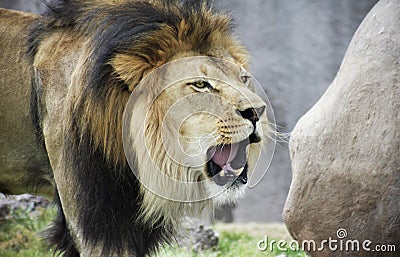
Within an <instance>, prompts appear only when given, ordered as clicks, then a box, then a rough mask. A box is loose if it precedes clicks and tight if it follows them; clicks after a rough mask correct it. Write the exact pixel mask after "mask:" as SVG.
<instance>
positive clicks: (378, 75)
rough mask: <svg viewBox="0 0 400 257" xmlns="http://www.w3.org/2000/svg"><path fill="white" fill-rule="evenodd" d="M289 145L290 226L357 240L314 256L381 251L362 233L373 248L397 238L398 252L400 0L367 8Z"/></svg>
mask: <svg viewBox="0 0 400 257" xmlns="http://www.w3.org/2000/svg"><path fill="white" fill-rule="evenodd" d="M289 147H290V154H291V159H292V172H293V174H292V176H293V177H292V184H291V188H290V192H289V195H288V198H287V201H286V204H285V208H284V220H285V223H286V225H287V228H288V230H289V232H290V233H291V234H292V236H293V237H294V238H295V239H297V240H299V241H302V240H315V241H317V242H321V241H322V240H328V239H329V238H332V239H333V240H339V241H340V240H342V241H343V242H344V243H346V242H347V240H358V241H359V242H360V248H361V249H360V251H358V252H357V251H347V252H346V251H344V250H342V251H340V249H339V250H336V251H335V252H334V253H333V252H332V251H330V250H329V248H328V247H325V251H323V252H321V251H316V252H313V253H312V256H333V255H334V256H381V255H382V253H380V252H372V251H371V252H368V251H364V250H363V249H362V247H361V243H362V242H363V241H364V240H370V241H372V244H371V245H370V248H371V249H373V248H374V246H375V244H395V245H396V247H397V251H400V249H399V248H400V1H398V0H381V1H380V2H379V3H378V4H377V5H376V6H375V7H374V8H373V9H372V10H371V12H370V13H369V14H368V16H367V17H366V18H365V20H364V21H363V23H362V24H361V26H360V27H359V29H358V30H357V32H356V34H355V35H354V38H353V40H352V42H351V43H350V46H349V48H348V51H347V53H346V55H345V58H344V60H343V63H342V66H341V68H340V70H339V72H338V74H337V76H336V78H335V80H334V81H333V83H332V84H331V85H330V87H329V88H328V90H327V91H326V93H325V94H324V95H323V96H322V98H321V99H320V100H319V101H318V102H317V104H316V105H315V106H314V107H312V108H311V110H310V111H309V112H308V113H306V114H305V115H304V116H303V117H302V118H301V119H300V120H299V122H298V123H297V125H296V127H295V129H294V130H293V132H292V136H291V140H290V146H289ZM340 229H341V230H340ZM344 230H345V231H344ZM339 232H345V233H339ZM339 251H340V252H339ZM384 256H399V255H398V252H397V255H396V253H393V252H392V253H387V254H386V255H384Z"/></svg>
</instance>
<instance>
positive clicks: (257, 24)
mask: <svg viewBox="0 0 400 257" xmlns="http://www.w3.org/2000/svg"><path fill="white" fill-rule="evenodd" d="M215 1H216V3H217V4H218V5H219V6H221V8H224V9H227V10H229V11H230V12H232V14H233V17H234V18H235V20H236V22H237V26H238V34H239V36H240V38H241V40H242V42H243V43H244V44H245V45H246V46H247V47H248V49H249V50H250V52H251V53H252V55H253V58H252V62H251V67H252V69H251V71H252V73H253V75H255V77H256V78H257V80H258V81H259V82H260V83H261V84H262V85H263V86H264V88H265V90H266V92H267V94H268V96H269V98H270V100H271V102H272V105H273V107H274V111H275V116H276V119H277V122H278V125H280V126H281V127H282V129H281V131H282V132H290V131H291V130H292V129H293V127H294V125H295V124H296V121H297V120H298V119H299V118H300V117H301V116H302V115H303V114H304V113H305V112H306V111H307V110H308V109H309V108H310V107H311V106H313V104H314V103H315V102H316V101H317V100H318V99H319V98H320V96H321V95H322V94H323V93H324V91H325V90H326V88H327V87H328V85H329V84H330V82H331V80H332V79H333V78H334V76H335V74H336V72H337V70H338V68H339V65H340V62H341V60H342V58H343V56H344V53H345V51H346V48H347V45H348V44H349V42H350V40H351V37H352V35H353V33H354V32H355V30H356V29H357V27H358V25H359V24H360V22H361V21H362V19H363V18H364V16H365V15H366V14H367V12H368V11H369V10H370V9H371V8H372V6H373V5H374V4H375V3H376V2H377V1H376V0H247V1H245V0H215ZM38 2H39V1H36V0H32V1H13V0H0V7H6V8H15V9H20V10H25V11H27V10H31V11H34V12H38V10H40V9H41V8H40V5H39V4H38ZM290 181H291V174H290V160H289V154H288V149H287V145H286V144H280V145H278V147H277V150H276V154H275V157H274V160H273V162H272V165H271V167H270V169H269V171H268V173H267V175H266V176H265V177H264V179H263V180H262V182H261V183H260V184H259V185H257V186H256V187H255V188H254V189H251V190H249V193H248V195H247V197H246V198H245V199H243V200H241V201H240V202H239V205H238V207H236V208H235V210H234V217H235V221H239V222H248V221H281V220H282V218H281V215H282V214H281V213H282V209H283V204H284V202H285V199H286V195H287V192H288V190H289V185H290Z"/></svg>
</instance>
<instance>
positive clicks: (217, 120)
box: [0, 0, 268, 257]
mask: <svg viewBox="0 0 400 257" xmlns="http://www.w3.org/2000/svg"><path fill="white" fill-rule="evenodd" d="M0 34H1V37H0V49H1V54H0V55H1V62H0V72H1V75H0V86H1V99H0V102H1V110H2V111H1V125H0V132H1V146H0V157H1V159H0V167H1V172H0V192H1V193H5V194H19V193H25V192H29V193H37V194H41V195H44V196H48V197H52V195H54V199H55V203H56V205H57V206H58V214H57V217H56V219H55V221H54V223H53V225H52V227H51V228H50V229H49V231H48V239H49V242H50V243H51V244H52V245H53V246H54V247H55V249H56V250H57V251H59V252H60V253H63V256H66V257H73V256H145V255H148V254H151V253H153V252H154V251H156V250H157V248H158V247H159V246H160V245H162V244H163V243H170V242H171V241H172V240H173V238H174V236H175V235H176V233H177V229H178V226H179V223H180V221H181V220H182V218H183V217H185V216H187V215H189V216H191V215H200V214H201V213H202V212H203V211H204V210H210V209H211V208H212V207H213V206H215V205H219V204H224V203H230V202H234V201H236V200H237V199H238V197H240V196H242V195H243V192H244V190H245V187H246V184H247V181H248V177H249V176H251V174H252V172H253V170H254V167H255V165H256V162H257V158H258V156H259V154H260V151H261V148H262V146H263V144H264V143H265V141H266V140H265V138H266V136H267V134H268V119H267V111H266V103H265V102H264V101H263V100H262V99H261V98H260V97H258V96H257V95H256V94H255V93H254V85H253V83H254V82H253V80H252V79H251V77H250V76H249V73H248V72H247V69H248V59H249V54H248V52H247V51H246V49H245V48H244V47H243V46H242V45H241V44H240V43H239V41H238V40H237V39H236V37H235V35H234V32H233V26H232V21H231V18H230V17H229V16H228V15H226V14H223V13H221V12H219V11H216V10H215V9H214V8H212V6H211V4H210V3H208V1H206V0H204V1H185V0H175V1H173V0H159V1H122V0H120V1H77V0H68V1H67V0H62V1H61V0H59V1H52V2H50V3H48V10H47V11H46V12H45V13H44V14H43V15H40V16H38V15H33V14H27V13H21V12H17V11H10V10H4V9H1V10H0ZM172 64H173V65H172ZM226 81H229V83H227V82H226ZM166 84H168V86H165V85H166ZM178 103H179V104H178ZM210 110H214V111H215V113H212V112H213V111H210ZM174 133H175V134H174ZM199 138H200V139H201V140H199ZM165 145H168V147H165ZM182 153H185V154H186V155H185V154H182ZM183 155H185V156H183ZM182 156H183V157H182ZM188 199H189V200H188ZM190 199H193V201H190Z"/></svg>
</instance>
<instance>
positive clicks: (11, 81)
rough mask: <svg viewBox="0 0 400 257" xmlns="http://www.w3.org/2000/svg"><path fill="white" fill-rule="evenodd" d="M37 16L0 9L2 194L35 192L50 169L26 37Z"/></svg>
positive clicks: (0, 173) (0, 158)
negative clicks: (34, 102)
mask: <svg viewBox="0 0 400 257" xmlns="http://www.w3.org/2000/svg"><path fill="white" fill-rule="evenodd" d="M36 19H37V16H36V15H32V14H27V13H22V12H17V11H11V10H5V9H0V120H1V122H0V192H4V193H23V192H25V191H26V190H27V189H28V191H29V190H30V189H32V190H34V187H35V186H36V185H35V184H37V182H39V181H37V179H38V178H39V177H41V176H42V173H44V172H45V173H49V172H50V167H49V164H48V161H47V156H46V153H45V151H44V147H43V145H42V144H41V142H40V140H38V138H37V134H36V128H35V126H34V124H33V122H32V120H33V117H32V110H31V105H32V99H31V98H32V97H31V91H32V89H31V68H30V64H29V59H28V57H27V54H26V52H27V50H26V49H27V48H26V36H27V35H28V33H29V29H30V24H31V23H32V22H34V21H35V20H36Z"/></svg>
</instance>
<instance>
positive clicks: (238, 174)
mask: <svg viewBox="0 0 400 257" xmlns="http://www.w3.org/2000/svg"><path fill="white" fill-rule="evenodd" d="M243 170H244V167H243V168H240V169H238V170H233V173H235V175H236V176H238V177H239V176H240V174H242V172H243Z"/></svg>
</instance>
